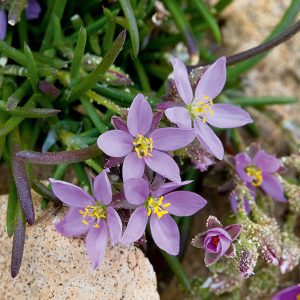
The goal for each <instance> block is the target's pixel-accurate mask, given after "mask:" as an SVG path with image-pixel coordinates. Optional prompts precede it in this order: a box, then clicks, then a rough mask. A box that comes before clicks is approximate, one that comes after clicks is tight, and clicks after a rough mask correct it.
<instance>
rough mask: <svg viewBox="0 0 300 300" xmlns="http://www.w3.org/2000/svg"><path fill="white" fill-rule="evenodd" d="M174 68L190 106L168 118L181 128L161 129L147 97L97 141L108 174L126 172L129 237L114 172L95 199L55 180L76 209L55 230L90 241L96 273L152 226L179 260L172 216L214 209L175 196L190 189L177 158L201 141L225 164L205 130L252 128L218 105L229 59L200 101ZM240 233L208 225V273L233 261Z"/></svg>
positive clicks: (215, 69)
mask: <svg viewBox="0 0 300 300" xmlns="http://www.w3.org/2000/svg"><path fill="white" fill-rule="evenodd" d="M172 64H173V67H174V78H175V82H176V87H177V90H178V93H179V95H180V96H181V98H182V100H183V102H184V104H182V105H181V104H178V103H177V104H178V105H180V106H176V107H175V106H173V107H170V108H167V109H166V111H165V115H166V117H167V118H168V119H169V120H170V121H171V122H172V123H174V124H175V125H177V127H175V126H173V127H163V128H158V126H159V124H160V121H161V118H162V117H163V113H162V112H158V113H156V114H154V115H153V113H152V108H151V106H150V104H149V103H148V101H147V99H146V98H145V96H144V95H142V94H138V95H137V96H136V97H135V99H134V100H133V102H132V104H131V106H130V108H129V111H128V115H127V121H125V120H123V119H120V118H118V117H113V118H112V124H113V126H114V127H115V129H114V130H110V131H107V132H105V133H103V134H102V135H100V137H99V138H98V141H97V143H98V146H99V148H100V149H101V150H102V151H103V152H104V153H105V154H106V155H108V156H109V157H110V158H109V160H108V162H107V164H106V167H110V168H111V167H113V166H117V165H120V164H122V179H123V188H122V190H119V191H118V193H123V195H125V199H124V201H123V202H126V205H125V206H124V207H126V208H129V209H131V210H133V212H132V214H131V216H130V219H129V221H128V224H127V226H126V228H125V229H124V230H123V225H122V220H121V218H120V216H119V215H118V213H117V211H116V210H115V208H116V206H115V203H114V201H112V199H113V195H112V190H113V189H112V187H111V184H110V181H109V178H108V173H109V170H104V171H103V172H102V173H101V174H99V175H98V176H97V177H96V178H95V179H94V181H93V184H92V185H93V188H92V190H93V196H91V195H89V194H88V193H87V192H86V191H84V190H83V189H81V188H79V187H77V186H75V185H72V184H70V183H67V182H63V181H58V180H54V179H51V180H50V181H51V184H52V189H53V192H54V194H55V195H56V196H57V197H58V198H59V199H60V200H61V201H62V202H64V203H65V204H66V205H67V206H69V207H70V210H69V212H68V213H67V215H66V216H65V218H64V220H63V221H62V222H60V223H58V224H56V229H57V231H58V232H60V233H61V234H63V235H65V236H68V237H73V236H80V235H83V234H87V236H86V244H87V254H88V256H89V258H90V260H91V261H92V263H93V267H94V268H97V267H98V266H99V265H100V263H101V261H102V260H103V257H104V255H105V249H106V245H107V240H108V237H110V240H111V242H112V243H113V244H115V243H122V244H130V243H133V242H136V241H137V240H139V239H140V238H141V237H142V235H143V234H144V232H145V229H146V225H147V223H148V220H149V223H150V230H151V234H152V237H153V240H154V242H155V243H156V244H157V245H158V247H160V248H161V249H163V250H164V251H166V252H168V253H169V254H171V255H177V254H178V253H179V245H180V242H179V239H180V235H179V229H178V226H177V224H176V222H175V221H174V220H173V218H172V217H171V215H175V216H191V215H193V214H195V213H196V212H198V211H199V210H200V209H202V208H203V207H204V206H205V205H206V203H207V201H206V200H205V199H204V198H202V197H201V196H200V195H198V194H196V193H194V192H189V191H175V190H176V189H178V188H179V187H181V186H183V185H186V184H188V183H190V181H182V179H181V174H180V169H179V166H178V165H177V163H176V161H175V160H174V158H173V156H172V153H173V151H175V150H178V149H182V148H184V147H187V146H189V145H191V144H192V143H193V142H194V140H195V138H197V139H198V141H197V143H199V142H200V143H201V147H204V148H205V151H208V152H209V153H211V154H212V155H214V156H216V157H217V158H219V159H222V158H223V153H224V149H223V146H222V143H221V141H220V140H219V138H218V137H217V136H216V135H215V133H213V131H212V129H211V128H210V127H209V126H208V125H207V124H206V123H209V124H211V125H212V126H216V127H221V128H232V127H237V126H242V125H245V124H247V123H250V122H252V120H251V118H250V116H249V114H248V113H247V112H245V111H244V110H242V109H240V108H238V107H235V106H233V105H229V104H214V103H213V99H214V98H215V97H216V96H218V94H219V93H220V92H221V90H222V88H223V86H224V84H225V80H226V59H225V58H224V57H222V58H220V59H219V60H218V61H216V63H214V64H213V65H212V66H211V67H209V68H208V69H207V71H206V72H205V73H204V75H203V77H202V78H201V80H200V81H199V83H198V85H197V87H196V91H195V93H193V91H192V88H191V85H190V83H189V82H188V75H187V70H186V68H185V67H184V65H183V63H182V62H181V61H179V60H178V59H173V60H172ZM194 94H195V97H194ZM177 104H176V105H177ZM192 124H193V126H192ZM194 145H195V144H194ZM149 174H150V175H149ZM119 207H120V206H119ZM212 223H213V225H214V226H213V225H212ZM240 228H241V226H240V225H237V224H236V225H231V226H227V227H225V228H224V229H223V228H222V226H221V224H220V223H218V221H217V219H214V218H210V219H209V221H208V231H207V232H206V233H205V234H203V235H201V236H199V237H198V239H201V240H202V239H203V243H204V245H205V249H206V264H207V265H210V264H212V263H214V262H216V261H217V260H218V259H220V257H221V256H223V255H226V256H228V257H232V256H233V255H234V247H233V244H232V242H233V241H234V240H235V239H236V238H237V237H238V235H239V231H240Z"/></svg>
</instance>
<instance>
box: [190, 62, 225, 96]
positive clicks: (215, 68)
mask: <svg viewBox="0 0 300 300" xmlns="http://www.w3.org/2000/svg"><path fill="white" fill-rule="evenodd" d="M225 82H226V57H224V56H223V57H220V58H219V59H218V60H217V61H216V62H215V63H213V64H212V65H211V66H210V67H209V68H208V69H207V70H206V72H205V73H204V74H203V76H202V78H201V79H200V80H199V82H198V84H197V87H196V90H195V98H196V99H198V100H200V99H202V97H203V96H209V97H210V98H212V99H214V98H216V97H217V96H218V95H219V94H220V93H221V91H222V89H223V87H224V85H225Z"/></svg>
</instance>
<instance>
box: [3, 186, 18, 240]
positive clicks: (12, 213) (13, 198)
mask: <svg viewBox="0 0 300 300" xmlns="http://www.w3.org/2000/svg"><path fill="white" fill-rule="evenodd" d="M17 205H18V195H17V189H16V185H15V183H14V182H12V183H11V184H10V188H9V194H8V202H7V210H6V230H7V235H8V236H9V237H12V235H13V234H14V229H15V219H16V210H17Z"/></svg>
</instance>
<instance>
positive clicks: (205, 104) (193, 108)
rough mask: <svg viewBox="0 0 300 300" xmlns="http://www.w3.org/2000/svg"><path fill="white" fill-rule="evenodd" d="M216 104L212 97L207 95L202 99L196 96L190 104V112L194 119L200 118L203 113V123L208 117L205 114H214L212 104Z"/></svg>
mask: <svg viewBox="0 0 300 300" xmlns="http://www.w3.org/2000/svg"><path fill="white" fill-rule="evenodd" d="M213 105H214V103H213V100H212V98H211V97H209V96H207V95H205V96H203V97H202V98H201V99H197V98H195V99H194V100H193V102H192V104H190V105H188V111H189V112H190V115H191V116H192V118H193V119H195V118H198V117H199V116H200V115H202V121H203V123H206V117H205V116H203V114H204V115H205V114H208V113H209V114H211V115H213V114H214V113H215V112H214V110H213V109H212V106H213Z"/></svg>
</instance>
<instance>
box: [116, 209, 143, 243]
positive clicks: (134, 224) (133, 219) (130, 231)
mask: <svg viewBox="0 0 300 300" xmlns="http://www.w3.org/2000/svg"><path fill="white" fill-rule="evenodd" d="M147 222H148V214H147V209H146V207H144V206H141V207H139V208H137V209H136V210H135V211H134V212H133V214H132V215H131V216H130V219H129V222H128V224H127V227H126V229H125V232H124V234H123V237H122V244H125V245H127V244H130V243H133V242H135V241H137V240H138V239H139V238H140V237H141V236H142V235H143V233H144V232H145V229H146V225H147Z"/></svg>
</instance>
